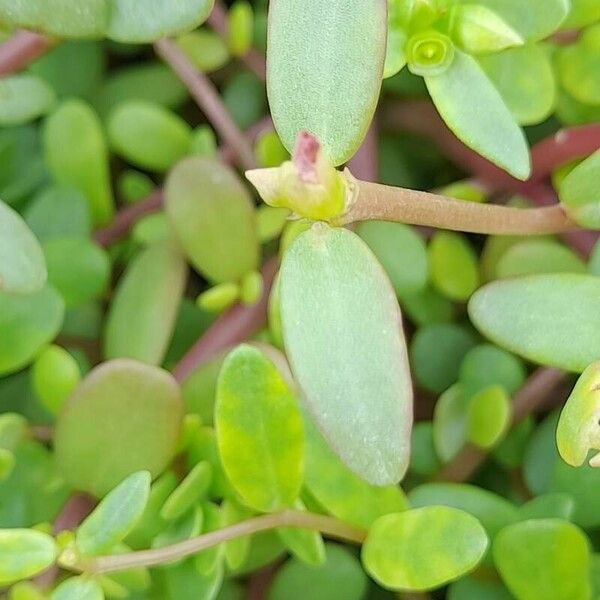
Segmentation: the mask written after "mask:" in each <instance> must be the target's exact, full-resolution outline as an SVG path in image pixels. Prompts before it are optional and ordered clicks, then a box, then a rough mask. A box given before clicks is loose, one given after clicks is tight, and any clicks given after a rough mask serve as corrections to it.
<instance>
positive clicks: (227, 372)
mask: <svg viewBox="0 0 600 600" xmlns="http://www.w3.org/2000/svg"><path fill="white" fill-rule="evenodd" d="M215 427H216V432H217V441H218V446H219V452H220V454H221V459H222V461H223V468H224V469H225V473H226V474H227V476H228V478H229V480H230V481H231V484H232V485H233V487H234V488H235V490H236V491H237V492H238V493H239V494H240V496H241V498H242V499H243V500H244V502H245V503H246V504H247V505H248V506H251V507H252V508H255V509H256V510H260V511H265V512H266V511H272V510H277V509H279V508H283V507H286V506H291V505H292V504H293V503H294V501H295V500H296V498H297V496H298V493H299V492H300V486H301V484H302V474H303V468H304V432H303V427H302V418H301V416H300V412H299V410H298V407H297V405H296V400H295V398H294V395H293V394H292V392H291V390H290V388H289V387H288V384H287V383H286V382H285V380H284V379H283V378H282V376H281V375H280V374H279V371H278V370H277V369H276V367H275V365H273V363H272V362H271V361H270V360H268V359H267V358H266V357H265V356H263V354H262V353H261V352H260V351H259V350H257V349H256V348H253V347H251V346H246V345H242V346H240V347H239V348H237V349H236V350H234V351H233V352H232V353H231V354H229V356H228V357H227V358H226V359H225V362H224V363H223V368H222V370H221V374H220V376H219V383H218V386H217V404H216V407H215Z"/></svg>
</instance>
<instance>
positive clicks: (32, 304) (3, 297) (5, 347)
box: [0, 286, 64, 375]
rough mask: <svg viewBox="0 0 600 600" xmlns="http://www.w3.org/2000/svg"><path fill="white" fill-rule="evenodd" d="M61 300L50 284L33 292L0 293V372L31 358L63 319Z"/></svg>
mask: <svg viewBox="0 0 600 600" xmlns="http://www.w3.org/2000/svg"><path fill="white" fill-rule="evenodd" d="M63 316H64V302H63V300H62V298H61V297H60V295H59V294H58V292H56V291H55V290H54V288H52V287H51V286H46V287H43V288H42V289H41V290H39V291H37V292H34V293H32V294H23V295H20V294H7V293H3V292H0V374H2V375H4V374H6V373H11V372H13V371H17V370H19V369H20V368H22V367H24V366H25V365H27V364H28V363H29V362H31V361H32V360H33V358H34V357H35V355H36V354H37V353H38V352H39V351H40V350H41V348H42V347H43V346H44V345H45V344H47V343H48V342H50V341H52V340H53V339H54V338H55V337H56V335H57V334H58V332H59V331H60V327H61V325H62V322H63Z"/></svg>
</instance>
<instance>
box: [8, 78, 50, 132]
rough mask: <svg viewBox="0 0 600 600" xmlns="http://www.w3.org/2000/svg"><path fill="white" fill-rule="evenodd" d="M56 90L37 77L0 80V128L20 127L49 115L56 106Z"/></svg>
mask: <svg viewBox="0 0 600 600" xmlns="http://www.w3.org/2000/svg"><path fill="white" fill-rule="evenodd" d="M55 100H56V95H55V93H54V90H53V89H52V88H51V87H50V86H49V85H48V84H47V83H46V82H45V81H44V80H43V79H40V78H39V77H36V76H35V75H27V74H22V75H13V76H12V77H6V78H2V79H0V126H2V127H5V126H8V125H20V124H21V123H27V122H28V121H32V120H33V119H37V118H38V117H39V116H41V115H43V114H45V113H47V112H48V111H49V110H50V109H51V108H52V105H53V104H54V102H55Z"/></svg>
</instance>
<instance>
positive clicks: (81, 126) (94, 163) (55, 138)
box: [44, 100, 114, 225]
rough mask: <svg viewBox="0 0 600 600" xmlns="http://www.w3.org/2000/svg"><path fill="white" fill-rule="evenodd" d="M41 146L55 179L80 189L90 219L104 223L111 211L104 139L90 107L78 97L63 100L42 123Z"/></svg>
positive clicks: (96, 222)
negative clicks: (87, 203)
mask: <svg viewBox="0 0 600 600" xmlns="http://www.w3.org/2000/svg"><path fill="white" fill-rule="evenodd" d="M44 146H45V153H46V161H47V163H48V167H49V169H50V171H51V173H52V175H53V177H54V179H55V180H56V182H57V183H63V184H69V185H72V186H73V187H75V188H77V189H78V190H80V191H81V192H83V194H84V195H85V197H86V198H87V201H88V202H89V204H90V209H91V212H92V217H93V220H94V223H95V224H96V225H106V224H107V223H108V222H109V221H110V220H111V219H112V216H113V213H114V200H113V196H112V190H111V184H110V173H109V165H108V150H107V148H106V141H105V139H104V134H103V132H102V126H101V124H100V120H99V119H98V116H97V115H96V113H95V112H94V111H93V109H92V108H91V107H90V106H89V105H88V104H86V103H85V102H83V101H82V100H67V101H66V102H63V103H62V104H61V105H60V106H59V107H58V109H57V110H56V111H54V112H53V113H52V114H51V115H50V117H48V119H47V121H46V123H45V127H44Z"/></svg>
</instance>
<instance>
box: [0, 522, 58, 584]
mask: <svg viewBox="0 0 600 600" xmlns="http://www.w3.org/2000/svg"><path fill="white" fill-rule="evenodd" d="M57 554H58V548H57V546H56V543H55V542H54V540H53V539H52V538H51V537H50V536H49V535H47V534H45V533H42V532H40V531H34V530H32V529H0V585H6V584H9V583H12V582H14V581H18V580H19V579H27V578H28V577H31V576H32V575H35V574H36V573H39V572H40V571H43V570H44V569H46V568H47V567H49V566H50V565H51V564H52V563H53V562H54V559H55V558H56V555H57Z"/></svg>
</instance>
